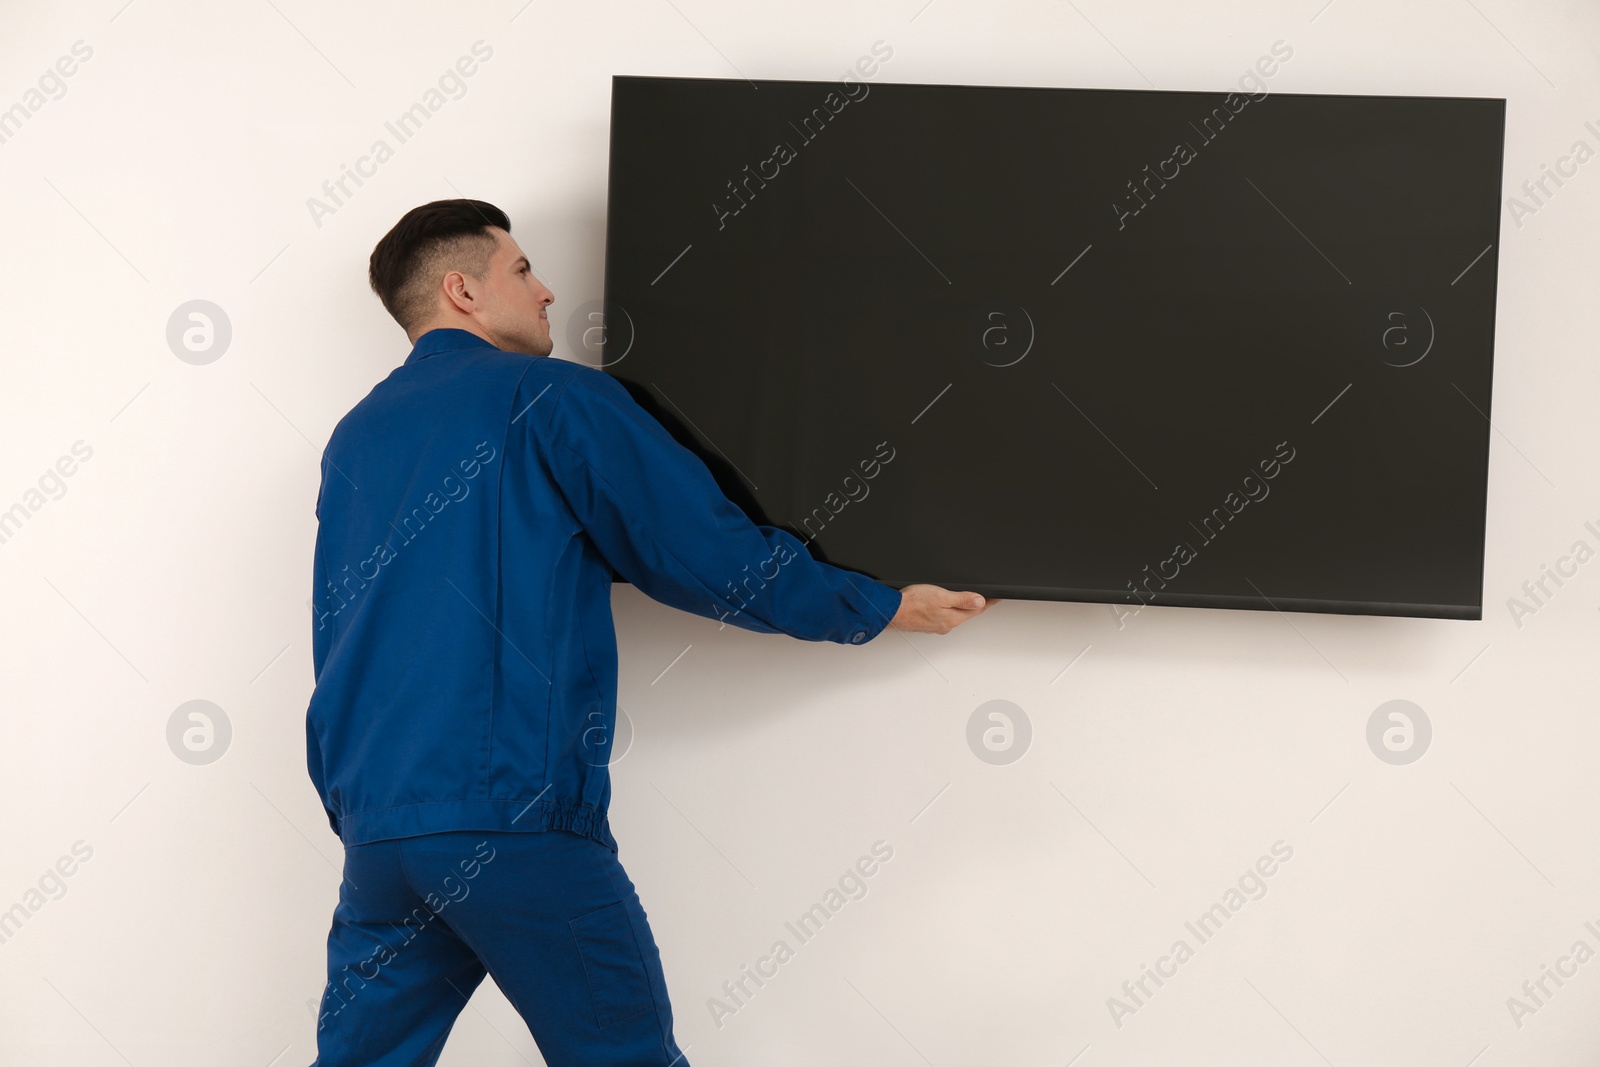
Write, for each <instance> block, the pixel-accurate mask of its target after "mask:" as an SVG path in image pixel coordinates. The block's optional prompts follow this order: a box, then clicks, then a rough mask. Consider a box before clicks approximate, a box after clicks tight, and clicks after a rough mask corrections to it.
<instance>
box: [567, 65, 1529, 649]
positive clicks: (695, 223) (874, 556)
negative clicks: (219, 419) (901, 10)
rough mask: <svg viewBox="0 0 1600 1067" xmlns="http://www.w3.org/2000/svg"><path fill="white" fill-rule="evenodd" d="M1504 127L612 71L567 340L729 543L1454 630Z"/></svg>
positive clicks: (904, 574) (1004, 592)
mask: <svg viewBox="0 0 1600 1067" xmlns="http://www.w3.org/2000/svg"><path fill="white" fill-rule="evenodd" d="M1504 123H1505V101H1504V100H1503V99H1499V98H1458V97H1402V96H1356V95H1328V94H1295V93H1278V92H1274V93H1271V94H1270V95H1268V94H1266V93H1256V94H1253V95H1252V94H1249V93H1243V92H1168V91H1129V90H1108V89H1056V88H1023V87H995V86H959V85H911V84H891V83H881V82H876V83H875V82H872V81H870V80H867V79H851V80H848V81H845V82H823V81H777V80H763V81H754V82H752V81H748V80H743V79H716V78H663V77H631V76H618V77H616V78H615V79H614V80H613V82H612V105H611V147H610V186H609V190H608V213H607V220H606V260H605V299H604V307H603V318H602V313H601V312H600V311H599V310H598V309H597V310H596V311H595V312H594V314H592V315H588V316H584V317H582V318H581V319H580V320H579V326H580V327H583V328H587V329H588V333H589V336H590V341H589V343H588V344H587V345H586V346H585V347H587V348H588V349H589V350H590V351H596V350H598V351H601V352H602V353H603V358H602V359H601V362H600V365H601V366H603V367H604V369H605V370H606V371H607V372H608V373H611V374H613V375H614V376H616V377H617V378H618V379H619V380H620V381H621V382H622V383H623V384H624V385H626V386H627V387H628V388H629V391H630V392H631V393H632V394H633V395H634V396H635V397H636V398H637V399H638V400H639V401H640V402H641V403H642V404H643V405H644V406H645V407H646V408H647V409H648V410H649V411H650V412H651V413H652V414H653V415H654V416H655V417H656V418H658V419H659V420H660V421H661V422H662V424H663V425H664V426H665V427H666V428H667V429H668V431H669V432H671V433H672V434H673V436H674V437H676V439H677V440H679V441H680V442H682V443H683V444H684V445H685V446H686V447H688V448H690V449H691V450H693V451H694V452H696V453H697V454H699V455H700V456H701V457H702V458H703V459H704V460H705V462H706V463H707V465H708V466H709V467H710V469H711V471H712V472H713V474H714V475H715V477H716V478H717V480H718V483H719V484H720V486H721V487H722V489H723V491H724V492H725V493H726V494H727V496H728V497H729V498H730V499H731V500H733V501H734V502H735V503H736V504H738V505H739V506H740V507H741V508H743V509H744V510H745V511H746V512H747V513H748V514H749V515H750V517H751V518H752V519H753V520H755V521H756V522H759V523H763V524H767V525H772V526H778V527H782V528H784V529H787V530H789V531H790V532H792V533H794V534H795V535H796V536H798V537H800V538H801V539H802V540H803V541H805V542H806V545H807V547H808V549H809V550H810V552H811V554H812V555H813V556H815V557H816V558H818V559H822V560H825V561H827V562H829V563H834V564H837V565H839V566H841V567H847V568H850V569H852V570H856V571H860V572H862V573H865V574H867V575H869V576H871V577H873V578H876V579H878V580H880V581H883V582H886V583H888V584H890V585H894V586H904V585H907V584H910V583H914V582H931V583H935V584H938V585H942V586H946V587H948V588H952V589H970V590H975V591H977V592H980V593H983V594H985V595H987V596H994V597H1009V598H1024V599H1041V600H1070V601H1087V602H1096V603H1105V604H1112V605H1118V606H1119V609H1118V611H1117V612H1116V614H1117V615H1118V617H1119V619H1120V618H1123V617H1124V615H1125V613H1127V612H1136V611H1138V610H1141V609H1142V608H1143V607H1144V606H1148V605H1156V606H1161V605H1176V606H1198V607H1227V608H1251V609H1260V610H1282V611H1314V612H1334V613H1343V614H1371V615H1401V616H1417V617H1433V618H1454V619H1479V618H1481V617H1482V586H1483V560H1484V521H1485V507H1486V498H1487V477H1488V459H1489V439H1490V434H1491V426H1490V422H1489V419H1490V417H1491V415H1492V410H1491V407H1490V386H1491V379H1492V371H1493V353H1494V318H1495V285H1496V273H1497V260H1498V241H1499V218H1500V178H1501V159H1502V154H1503V145H1504ZM596 324H603V331H604V332H603V337H602V340H603V347H599V346H597V345H596V344H595V343H594V342H593V335H594V333H595V329H594V327H595V326H596Z"/></svg>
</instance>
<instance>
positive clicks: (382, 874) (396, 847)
mask: <svg viewBox="0 0 1600 1067" xmlns="http://www.w3.org/2000/svg"><path fill="white" fill-rule="evenodd" d="M485 974H490V975H493V976H494V981H495V984H496V985H498V986H499V987H500V990H501V992H503V993H504V994H505V995H506V998H507V999H508V1000H510V1001H511V1003H512V1004H513V1005H515V1007H516V1009H517V1011H518V1012H519V1013H521V1015H522V1018H523V1020H524V1021H525V1022H526V1023H527V1024H528V1029H529V1031H531V1032H532V1034H533V1039H534V1041H535V1042H536V1043H537V1044H538V1046H539V1051H540V1052H541V1053H542V1054H543V1056H544V1059H545V1062H546V1063H547V1064H549V1067H580V1065H581V1067H624V1065H626V1067H689V1065H688V1061H687V1060H686V1059H685V1058H684V1056H683V1054H682V1052H680V1051H679V1049H678V1046H677V1044H676V1043H675V1042H674V1041H673V1037H672V1007H671V1005H670V1003H669V1002H668V1000H667V987H666V981H665V979H664V977H663V976H662V971H661V956H660V953H659V952H658V951H657V949H656V943H655V939H654V937H652V936H651V933H650V926H649V923H648V922H647V920H646V917H645V912H644V908H643V907H642V906H641V905H640V903H639V896H638V894H637V893H636V892H635V891H634V887H633V883H632V882H631V881H630V880H629V879H628V876H627V874H626V873H625V872H624V871H623V869H622V864H621V863H620V862H619V861H618V859H617V855H616V854H615V853H614V852H612V851H611V850H610V849H609V848H607V847H606V846H605V845H603V844H601V843H600V842H598V841H595V840H592V839H590V838H587V837H582V836H579V835H578V834H574V833H570V832H567V831H564V830H547V831H539V832H506V831H490V830H484V831H472V830H465V831H449V832H445V833H432V834H424V835H421V836H417V837H403V838H397V839H392V840H388V841H375V842H372V843H370V844H364V845H352V846H347V847H346V848H345V857H344V881H343V883H342V884H341V885H340V887H339V904H338V906H337V907H336V908H335V909H334V913H333V927H332V929H331V930H330V931H329V934H328V985H327V988H326V989H325V990H324V992H323V997H322V1008H321V1012H320V1015H319V1018H318V1026H317V1060H316V1063H315V1064H313V1065H312V1067H357V1065H359V1067H433V1065H434V1064H435V1063H437V1062H438V1059H439V1054H440V1053H441V1052H442V1051H443V1049H444V1043H445V1039H446V1038H447V1037H448V1036H449V1034H450V1028H451V1027H452V1026H453V1025H454V1024H455V1020H456V1016H457V1015H458V1014H460V1012H461V1009H462V1008H464V1007H465V1006H466V1003H467V998H468V997H470V996H471V995H472V991H473V990H474V989H476V988H477V986H478V983H479V982H481V981H483V977H484V975H485Z"/></svg>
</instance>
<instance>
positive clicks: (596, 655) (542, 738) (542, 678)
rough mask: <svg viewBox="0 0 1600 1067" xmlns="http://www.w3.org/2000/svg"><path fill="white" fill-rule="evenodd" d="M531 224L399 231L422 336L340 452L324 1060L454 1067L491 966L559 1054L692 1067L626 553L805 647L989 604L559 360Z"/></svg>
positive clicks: (609, 382) (700, 609) (436, 212)
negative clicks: (765, 522)
mask: <svg viewBox="0 0 1600 1067" xmlns="http://www.w3.org/2000/svg"><path fill="white" fill-rule="evenodd" d="M510 229H511V223H510V220H509V219H508V218H507V217H506V215H505V213H504V212H502V211H501V210H500V209H498V208H496V207H494V206H493V205H492V204H487V203H484V202H482V201H478V200H444V201H437V202H435V203H431V204H425V205H423V206H422V207H419V208H416V209H414V210H412V211H410V212H408V213H407V214H406V215H405V217H404V218H402V219H401V220H400V221H399V223H398V224H396V226H395V227H394V229H392V230H391V231H390V232H389V233H388V234H387V235H385V236H384V238H383V240H382V241H380V242H379V243H378V245H377V247H376V248H375V249H374V250H373V252H372V258H371V263H370V281H371V284H372V288H373V290H374V292H376V293H377V294H378V297H379V298H380V299H381V300H382V301H383V305H384V307H385V308H386V309H388V311H389V313H390V314H391V315H393V316H394V318H395V320H396V321H397V322H398V323H399V324H400V326H401V327H402V328H404V330H405V331H406V337H407V338H408V340H410V341H411V343H412V345H413V348H412V350H411V354H410V355H409V356H407V357H406V360H405V363H404V364H403V365H401V366H400V367H397V368H396V369H395V370H394V371H393V372H392V373H390V374H389V376H388V377H387V378H385V379H384V380H383V381H382V382H379V383H378V385H377V386H375V387H374V388H373V389H372V391H371V392H370V393H369V394H368V395H367V396H366V398H365V399H363V400H362V401H361V402H360V403H359V404H357V405H356V406H355V407H354V408H353V409H352V410H351V411H350V412H349V414H347V415H346V416H345V417H344V418H343V419H341V420H340V422H339V424H338V426H336V427H335V428H334V431H333V434H332V435H331V437H330V439H329V441H328V447H327V449H326V450H325V452H324V453H323V461H322V485H321V489H320V491H319V493H318V496H317V506H316V512H317V519H318V528H317V543H316V557H315V562H314V565H313V571H314V587H315V596H314V598H313V623H312V625H313V647H312V658H313V661H314V665H315V669H316V688H315V691H314V692H313V694H312V697H311V702H310V706H309V708H308V710H307V714H306V748H307V764H308V767H309V770H310V773H311V779H312V782H313V783H314V784H315V785H316V788H317V792H318V794H319V795H320V796H321V798H322V802H323V806H324V808H325V809H326V811H327V814H328V822H329V825H330V826H331V827H332V828H333V830H334V832H335V833H337V834H338V835H339V837H340V839H341V841H342V842H343V844H344V847H345V860H344V879H343V882H342V883H341V885H340V889H339V904H338V906H337V907H336V908H335V910H334V914H333V925H332V929H331V930H330V932H329V934H328V985H327V988H326V990H325V991H324V994H323V998H322V1008H321V1013H320V1017H319V1022H318V1029H317V1047H318V1058H317V1061H316V1064H315V1065H314V1067H349V1065H355V1064H360V1065H362V1067H402V1065H404V1067H419V1065H432V1064H434V1063H436V1062H437V1060H438V1058H439V1054H440V1051H441V1050H442V1049H443V1047H444V1042H445V1039H446V1037H447V1036H448V1035H449V1032H450V1028H451V1026H452V1025H453V1024H454V1022H455V1018H456V1016H457V1014H458V1013H459V1012H460V1011H461V1009H462V1007H463V1006H464V1005H465V1004H466V1001H467V998H468V997H469V996H470V995H471V994H472V991H473V989H475V988H476V987H477V985H478V983H479V982H481V981H482V980H483V978H484V975H485V974H491V975H493V976H494V980H495V983H496V984H497V985H498V986H499V987H500V989H501V990H502V991H503V992H504V993H505V995H506V997H507V998H508V999H509V1000H510V1001H511V1003H512V1004H514V1005H515V1006H516V1008H517V1011H518V1012H520V1013H521V1015H522V1017H523V1019H524V1020H525V1021H526V1022H527V1024H528V1028H529V1030H530V1031H531V1032H532V1034H533V1036H534V1039H535V1041H537V1043H538V1045H539V1050H540V1052H542V1053H543V1055H544V1058H545V1060H546V1062H548V1063H549V1064H550V1065H551V1067H576V1065H582V1067H605V1065H622V1064H628V1065H645V1064H649V1065H659V1067H669V1065H677V1067H687V1061H686V1059H685V1058H684V1056H683V1054H682V1052H681V1051H680V1050H679V1049H678V1046H677V1044H676V1043H675V1042H674V1040H673V1036H672V1009H671V1005H670V1002H669V1000H668V997H667V990H666V983H665V980H664V978H663V976H662V968H661V960H660V955H659V953H658V951H657V949H656V944H655V940H654V938H653V937H652V936H651V932H650V926H649V923H648V921H647V919H646V915H645V912H644V910H643V908H642V907H641V906H640V903H639V898H638V895H637V894H636V893H635V891H634V886H633V883H632V882H631V881H630V880H629V879H628V876H627V874H626V873H625V872H624V871H623V868H622V866H621V864H620V863H619V862H618V859H617V843H616V841H615V839H614V838H613V837H612V836H611V829H610V825H609V822H608V819H607V809H608V807H609V803H610V799H611V781H610V775H609V772H608V768H607V764H608V761H609V758H610V737H611V734H612V730H613V726H614V722H615V717H616V697H617V649H616V633H615V631H614V629H613V626H612V619H611V573H612V569H613V568H615V569H616V571H617V572H618V573H620V574H621V575H622V577H623V578H625V579H627V580H628V581H630V582H632V583H633V584H634V585H636V586H637V587H638V588H639V589H641V590H643V591H644V592H645V593H646V594H648V595H649V596H651V597H653V598H655V599H656V600H659V601H661V602H663V603H666V604H669V605H671V606H673V607H676V608H680V609H682V610H684V611H688V612H692V613H694V614H696V615H701V616H703V617H706V618H718V619H724V620H725V621H727V622H730V623H732V624H733V625H735V626H740V627H743V628H745V629H747V630H754V631H757V632H759V633H783V634H788V635H790V636H792V637H798V638H801V639H804V640H810V641H834V642H839V643H853V644H860V643H863V642H865V641H869V640H871V639H872V638H873V637H876V636H877V635H878V634H879V633H880V632H881V631H882V630H884V629H885V628H887V627H890V626H892V627H894V628H896V629H900V630H908V631H913V632H920V633H938V634H944V633H949V632H950V631H951V630H952V629H954V628H955V627H956V626H957V625H958V624H960V623H961V622H963V621H965V620H966V619H970V618H972V617H974V616H976V615H978V614H979V613H981V612H982V611H983V610H984V609H985V607H986V606H987V604H986V603H985V601H984V599H983V598H982V597H980V596H978V595H977V594H975V593H958V592H952V591H950V590H948V589H942V588H939V587H938V586H933V585H910V586H907V587H905V588H904V589H903V590H896V589H893V588H891V587H890V586H887V585H883V584H881V583H879V582H875V581H873V580H871V579H869V578H867V577H866V576H864V575H861V574H856V573H853V572H850V571H846V570H843V569H841V568H837V567H833V566H830V565H828V564H825V563H821V562H819V561H816V560H813V559H812V558H811V556H810V555H809V553H807V551H806V549H805V546H804V545H803V544H802V543H801V542H800V540H799V539H798V538H796V537H795V536H793V535H792V534H790V533H788V532H787V531H784V530H780V529H778V528H776V527H771V526H762V525H757V524H755V523H752V522H751V521H750V519H749V518H748V517H747V516H746V515H745V514H744V513H743V512H742V511H740V510H739V509H738V508H737V507H736V506H735V505H734V504H733V503H732V502H731V501H729V500H728V499H727V497H725V496H724V495H723V494H722V492H721V491H720V489H719V488H718V487H717V484H716V482H715V480H714V479H713V478H712V476H711V473H710V472H709V471H708V470H707V469H706V467H705V465H704V464H703V463H702V462H701V461H700V460H699V458H698V457H697V456H695V455H694V453H692V452H690V451H689V450H688V449H686V448H684V447H683V446H682V445H680V444H678V443H677V441H676V440H674V439H673V438H672V437H671V436H670V435H669V434H668V433H667V432H666V430H665V429H663V428H662V426H661V424H660V423H658V422H656V421H655V420H654V419H653V418H652V417H651V416H650V415H649V414H648V413H647V412H645V411H644V409H642V408H641V407H639V405H638V404H637V403H635V402H634V400H633V399H632V397H631V396H630V395H629V393H628V392H627V390H625V389H624V388H623V387H622V386H621V385H620V384H619V383H618V382H617V381H616V380H614V379H613V378H611V377H610V376H609V375H607V374H606V373H605V372H603V371H600V370H596V369H594V368H591V367H587V366H584V365H582V364H579V363H575V362H571V361H567V360H560V359H547V358H540V357H547V356H549V354H550V351H551V343H550V322H549V318H548V315H547V314H546V308H548V307H549V305H550V304H551V303H553V302H554V300H555V297H554V296H553V295H552V294H551V293H550V291H549V290H548V289H546V288H545V287H544V286H543V285H542V284H540V282H539V281H538V280H537V278H535V276H534V274H533V269H532V266H531V264H530V263H529V262H528V259H527V257H526V256H525V255H523V253H522V250H521V249H520V248H518V247H517V243H516V242H515V241H514V240H512V238H511V235H510ZM779 556H781V557H782V559H783V560H784V562H783V563H782V565H781V566H779V567H778V569H777V572H776V574H775V576H769V575H768V572H766V571H761V572H760V573H761V574H762V576H763V577H764V578H768V580H767V581H766V582H765V584H764V585H760V588H759V589H754V588H752V587H751V586H750V585H749V584H743V585H742V586H741V588H742V589H743V593H742V594H741V593H739V592H737V591H736V590H735V583H736V582H740V581H742V582H745V583H747V582H748V577H749V573H750V571H752V570H755V569H757V568H758V567H759V565H760V564H761V563H763V562H767V561H771V560H773V559H774V558H775V557H779ZM757 584H760V583H759V582H758V583H757Z"/></svg>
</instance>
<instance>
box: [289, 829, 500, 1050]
mask: <svg viewBox="0 0 1600 1067" xmlns="http://www.w3.org/2000/svg"><path fill="white" fill-rule="evenodd" d="M469 852H470V850H469ZM358 886H359V887H360V888H357V887H358ZM483 976H484V968H483V964H481V963H479V962H478V958H477V957H476V956H475V955H474V954H473V952H472V950H471V949H470V948H468V947H467V946H466V945H464V944H462V942H461V940H460V939H459V938H457V937H456V935H455V934H454V933H453V932H452V931H451V930H450V928H449V927H448V926H446V925H445V923H444V921H443V920H442V919H441V918H440V917H439V916H438V915H437V914H435V912H434V911H433V910H432V909H430V907H429V902H428V901H427V900H426V899H425V898H424V896H423V895H420V894H419V893H417V892H416V891H415V890H413V889H412V888H411V886H410V884H409V882H408V881H407V879H406V875H405V871H404V869H403V867H402V861H401V850H400V842H399V841H377V842H373V843H372V844H368V845H355V846H351V847H348V848H346V849H345V853H344V881H343V882H342V883H341V884H340V886H339V904H338V907H336V908H335V909H334V912H333V927H332V929H331V930H329V932H328V985H327V988H326V989H325V990H324V991H323V994H322V1010H321V1012H320V1014H319V1016H318V1022H317V1061H316V1063H314V1064H313V1065H312V1067H358V1065H359V1067H433V1065H434V1064H435V1063H437V1062H438V1060H439V1053H440V1052H441V1051H442V1050H443V1049H444V1042H445V1038H446V1037H448V1036H449V1034H450V1028H451V1026H453V1025H454V1024H455V1020H456V1016H457V1015H458V1014H460V1012H461V1009H462V1008H463V1007H465V1006H466V1003H467V998H468V997H470V996H471V995H472V991H473V990H474V989H476V988H477V986H478V983H479V982H481V981H483Z"/></svg>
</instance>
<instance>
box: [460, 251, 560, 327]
mask: <svg viewBox="0 0 1600 1067" xmlns="http://www.w3.org/2000/svg"><path fill="white" fill-rule="evenodd" d="M489 232H490V233H492V234H494V238H495V242H496V244H497V247H496V248H495V250H494V254H493V255H491V256H490V257H489V266H488V268H487V271H486V274H487V276H486V277H484V278H479V279H477V281H476V283H475V284H474V282H473V280H472V279H468V280H467V287H468V292H471V293H472V295H473V296H475V297H476V298H477V304H478V307H477V310H476V311H475V312H474V313H473V318H475V319H476V320H477V321H478V325H479V326H481V327H483V330H484V332H485V333H487V334H488V335H489V340H490V341H492V342H493V343H494V345H495V347H496V348H500V349H503V350H505V351H507V352H522V353H525V354H527V355H530V356H548V355H549V354H550V351H551V349H552V348H553V347H554V345H553V344H552V343H551V341H550V319H549V316H548V315H547V314H546V313H545V308H547V307H549V306H550V305H551V304H552V303H554V302H555V299H556V298H555V294H553V293H552V292H550V290H549V289H546V288H545V287H544V284H543V283H542V282H540V281H539V279H538V278H536V277H535V276H534V273H533V266H532V264H530V263H529V262H528V257H527V256H525V255H523V253H522V249H521V248H518V247H517V242H516V241H514V240H513V239H512V237H511V235H510V234H509V233H507V232H506V231H504V230H502V229H500V228H499V227H498V226H492V227H490V228H489ZM474 290H476V291H474Z"/></svg>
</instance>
